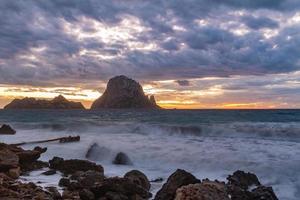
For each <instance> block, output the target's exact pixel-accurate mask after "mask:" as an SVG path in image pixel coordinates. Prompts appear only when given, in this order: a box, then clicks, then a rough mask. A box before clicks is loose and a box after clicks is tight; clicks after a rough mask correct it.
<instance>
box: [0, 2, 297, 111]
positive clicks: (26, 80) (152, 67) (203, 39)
mask: <svg viewBox="0 0 300 200" xmlns="http://www.w3.org/2000/svg"><path fill="white" fill-rule="evenodd" d="M299 55H300V1H299V0H243V1H241V0H226V1H224V0H167V1H163V0H160V1H158V0H143V1H141V0H101V1H98V0H72V1H69V0H26V1H25V0H23V1H22V0H15V1H11V0H0V108H1V107H3V106H4V105H5V104H7V103H8V102H10V101H11V100H12V99H14V98H23V97H26V96H31V97H36V98H53V97H55V96H57V95H59V94H62V95H64V96H65V97H66V98H68V99H72V100H76V101H81V102H82V103H83V104H84V105H85V106H86V107H87V108H88V107H89V106H90V104H91V102H92V101H93V100H95V99H96V98H98V97H99V96H100V95H101V94H102V93H103V92H104V90H105V87H106V83H107V81H108V80H109V79H110V78H111V77H113V76H116V75H126V76H128V77H130V78H133V79H135V80H137V81H138V82H140V83H141V84H142V86H143V87H144V90H145V93H146V94H154V95H155V97H156V100H157V102H158V104H159V105H161V106H162V107H164V108H188V109H198V108H226V109H233V108H300V101H299V99H300V59H299V58H300V56H299Z"/></svg>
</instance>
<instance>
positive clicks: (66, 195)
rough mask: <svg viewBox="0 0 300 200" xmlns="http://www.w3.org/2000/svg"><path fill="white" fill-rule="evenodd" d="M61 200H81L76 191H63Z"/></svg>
mask: <svg viewBox="0 0 300 200" xmlns="http://www.w3.org/2000/svg"><path fill="white" fill-rule="evenodd" d="M62 198H63V199H66V200H81V199H80V196H79V192H78V191H69V190H64V191H63V193H62Z"/></svg>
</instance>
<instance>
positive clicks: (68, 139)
mask: <svg viewBox="0 0 300 200" xmlns="http://www.w3.org/2000/svg"><path fill="white" fill-rule="evenodd" d="M54 141H59V143H69V142H79V141H80V136H68V137H59V138H53V139H48V140H37V141H30V142H20V143H16V144H12V145H15V146H19V145H24V144H38V143H47V142H54Z"/></svg>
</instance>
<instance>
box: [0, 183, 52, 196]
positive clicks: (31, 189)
mask: <svg viewBox="0 0 300 200" xmlns="http://www.w3.org/2000/svg"><path fill="white" fill-rule="evenodd" d="M0 179H1V178H0ZM0 199H3V200H18V199H22V200H32V199H40V200H44V199H48V200H52V199H53V200H54V198H53V196H52V195H51V194H50V193H49V192H46V191H44V190H43V189H42V188H41V187H38V186H36V185H35V184H33V183H21V182H18V181H12V180H7V179H6V180H4V179H2V184H0Z"/></svg>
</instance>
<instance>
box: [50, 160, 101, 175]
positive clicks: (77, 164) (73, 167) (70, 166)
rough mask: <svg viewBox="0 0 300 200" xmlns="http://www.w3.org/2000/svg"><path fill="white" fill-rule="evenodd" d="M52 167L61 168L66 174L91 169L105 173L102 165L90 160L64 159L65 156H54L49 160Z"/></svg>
mask: <svg viewBox="0 0 300 200" xmlns="http://www.w3.org/2000/svg"><path fill="white" fill-rule="evenodd" d="M49 164H50V168H51V169H55V170H59V171H61V172H63V173H64V174H73V173H75V172H77V171H89V170H94V171H97V172H100V173H103V171H104V170H103V167H102V166H101V165H96V164H95V163H93V162H90V161H88V160H78V159H70V160H64V159H63V158H59V157H54V158H53V159H52V160H50V161H49Z"/></svg>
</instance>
